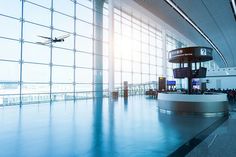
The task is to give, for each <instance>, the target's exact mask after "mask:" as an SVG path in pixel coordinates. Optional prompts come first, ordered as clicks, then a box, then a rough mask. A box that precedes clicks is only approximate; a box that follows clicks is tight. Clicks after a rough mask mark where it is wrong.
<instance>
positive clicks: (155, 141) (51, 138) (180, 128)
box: [0, 96, 215, 157]
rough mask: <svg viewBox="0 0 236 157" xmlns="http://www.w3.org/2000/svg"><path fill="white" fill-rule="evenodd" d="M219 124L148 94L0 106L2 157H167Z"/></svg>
mask: <svg viewBox="0 0 236 157" xmlns="http://www.w3.org/2000/svg"><path fill="white" fill-rule="evenodd" d="M214 121H215V119H214V118H201V117H191V116H178V115H168V114H163V113H160V112H159V111H158V110H157V101H156V100H153V99H146V98H145V97H143V96H132V97H129V99H124V98H119V99H118V100H115V101H113V100H112V99H94V100H80V101H76V102H73V101H71V102H56V103H53V104H51V105H50V104H40V105H25V106H22V108H21V109H20V108H19V107H16V106H14V107H5V108H0V128H1V129H0V141H1V142H0V147H1V149H0V156H4V157H11V156H14V157H18V156H19V157H25V156H34V157H41V156H51V157H58V156H60V157H68V156H83V157H117V156H167V155H168V154H169V153H171V152H172V151H173V150H175V149H176V148H178V147H179V146H180V145H181V144H183V143H185V142H186V141H187V140H189V139H191V138H192V137H193V136H195V135H196V134H197V133H198V132H200V131H201V130H202V129H204V128H206V127H207V126H209V125H210V124H211V123H213V122H214Z"/></svg>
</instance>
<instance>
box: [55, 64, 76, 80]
mask: <svg viewBox="0 0 236 157" xmlns="http://www.w3.org/2000/svg"><path fill="white" fill-rule="evenodd" d="M52 82H55V83H73V82H74V69H73V68H72V67H63V66H53V68H52Z"/></svg>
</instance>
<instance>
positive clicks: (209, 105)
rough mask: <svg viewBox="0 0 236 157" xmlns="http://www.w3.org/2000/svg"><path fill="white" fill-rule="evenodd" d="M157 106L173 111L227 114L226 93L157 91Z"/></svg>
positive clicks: (212, 114) (207, 114)
mask: <svg viewBox="0 0 236 157" xmlns="http://www.w3.org/2000/svg"><path fill="white" fill-rule="evenodd" d="M158 107H159V109H160V110H164V111H170V112H174V113H186V114H201V115H206V116H214V115H226V114H228V101H227V95H226V94H222V93H214V94H210V95H208V94H207V95H205V94H202V95H194V94H192V95H188V94H177V93H159V94H158Z"/></svg>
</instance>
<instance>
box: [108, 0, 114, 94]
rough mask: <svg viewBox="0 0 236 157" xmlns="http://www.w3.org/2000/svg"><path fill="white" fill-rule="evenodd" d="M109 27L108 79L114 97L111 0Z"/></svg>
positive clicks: (111, 0)
mask: <svg viewBox="0 0 236 157" xmlns="http://www.w3.org/2000/svg"><path fill="white" fill-rule="evenodd" d="M108 3H109V4H108V14H109V16H108V21H109V24H108V27H109V32H108V33H109V58H108V59H109V62H108V67H109V73H108V75H109V78H108V84H109V96H111V95H112V92H113V91H114V82H115V81H114V36H113V34H114V1H113V0H109V1H108Z"/></svg>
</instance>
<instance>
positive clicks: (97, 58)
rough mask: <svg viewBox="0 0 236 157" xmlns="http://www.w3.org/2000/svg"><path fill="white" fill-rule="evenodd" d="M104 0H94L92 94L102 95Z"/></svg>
mask: <svg viewBox="0 0 236 157" xmlns="http://www.w3.org/2000/svg"><path fill="white" fill-rule="evenodd" d="M104 2H105V0H94V2H93V6H94V12H93V17H94V92H95V93H94V96H95V97H96V98H98V97H100V98H101V97H103V5H104Z"/></svg>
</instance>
